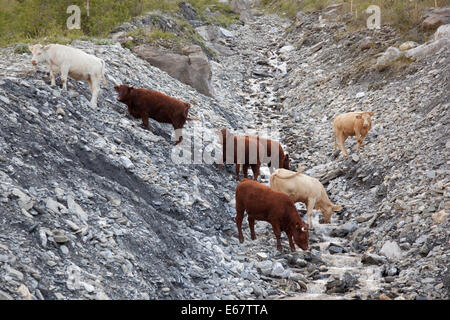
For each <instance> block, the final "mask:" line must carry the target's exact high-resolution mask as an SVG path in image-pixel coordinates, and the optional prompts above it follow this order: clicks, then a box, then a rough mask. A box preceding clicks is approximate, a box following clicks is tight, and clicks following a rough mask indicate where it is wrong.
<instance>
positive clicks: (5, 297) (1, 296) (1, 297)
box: [0, 290, 13, 300]
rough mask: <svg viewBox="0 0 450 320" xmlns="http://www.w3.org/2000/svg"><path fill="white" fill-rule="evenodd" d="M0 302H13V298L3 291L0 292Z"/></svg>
mask: <svg viewBox="0 0 450 320" xmlns="http://www.w3.org/2000/svg"><path fill="white" fill-rule="evenodd" d="M0 300H13V298H12V297H11V296H10V295H9V294H7V293H6V292H5V291H2V290H0Z"/></svg>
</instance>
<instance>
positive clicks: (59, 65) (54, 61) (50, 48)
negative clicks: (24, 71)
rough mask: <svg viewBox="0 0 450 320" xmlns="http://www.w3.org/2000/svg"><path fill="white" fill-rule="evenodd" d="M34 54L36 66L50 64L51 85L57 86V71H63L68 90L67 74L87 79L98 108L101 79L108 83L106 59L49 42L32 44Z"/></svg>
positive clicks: (64, 86)
mask: <svg viewBox="0 0 450 320" xmlns="http://www.w3.org/2000/svg"><path fill="white" fill-rule="evenodd" d="M29 48H30V51H31V53H32V54H33V57H32V58H31V63H32V64H33V65H34V66H36V65H37V64H38V63H43V62H46V63H48V64H49V65H50V79H51V85H52V86H55V85H56V83H55V73H57V72H60V73H61V81H62V84H63V89H64V90H67V76H68V75H69V76H70V77H71V78H73V79H75V80H86V81H87V82H88V83H89V88H90V89H91V93H92V99H91V106H92V108H94V109H96V108H97V98H98V94H99V92H100V81H101V80H102V79H103V84H104V85H106V79H105V61H103V60H102V59H100V58H97V57H95V56H93V55H90V54H87V53H85V52H84V51H81V50H80V49H76V48H72V47H68V46H63V45H60V44H49V45H46V46H42V45H41V44H36V45H34V46H30V47H29Z"/></svg>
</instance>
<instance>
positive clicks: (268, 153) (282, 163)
mask: <svg viewBox="0 0 450 320" xmlns="http://www.w3.org/2000/svg"><path fill="white" fill-rule="evenodd" d="M250 137H252V138H254V139H257V140H258V141H259V142H261V144H262V146H263V148H264V158H263V159H262V162H263V163H267V166H268V167H269V169H270V173H272V172H273V167H272V163H277V160H278V163H277V164H278V166H274V167H277V168H284V169H287V170H289V155H287V154H284V150H283V147H282V146H281V144H280V143H279V142H278V141H275V140H271V139H268V138H261V137H259V136H250ZM272 147H273V150H272ZM272 151H274V155H273V156H272ZM277 153H278V159H277V157H276V155H277Z"/></svg>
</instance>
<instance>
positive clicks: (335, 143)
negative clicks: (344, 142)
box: [333, 131, 337, 150]
mask: <svg viewBox="0 0 450 320" xmlns="http://www.w3.org/2000/svg"><path fill="white" fill-rule="evenodd" d="M336 136H337V133H336V131H334V148H333V150H336V149H337V142H336Z"/></svg>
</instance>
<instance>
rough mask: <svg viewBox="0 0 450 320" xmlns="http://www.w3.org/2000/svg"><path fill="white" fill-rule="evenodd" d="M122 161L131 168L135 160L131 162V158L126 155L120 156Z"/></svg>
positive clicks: (126, 166)
mask: <svg viewBox="0 0 450 320" xmlns="http://www.w3.org/2000/svg"><path fill="white" fill-rule="evenodd" d="M120 161H121V162H122V165H123V166H124V167H125V168H127V169H131V168H133V167H134V164H133V162H131V160H130V159H128V158H127V157H125V156H120Z"/></svg>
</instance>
